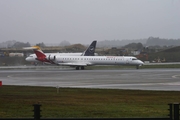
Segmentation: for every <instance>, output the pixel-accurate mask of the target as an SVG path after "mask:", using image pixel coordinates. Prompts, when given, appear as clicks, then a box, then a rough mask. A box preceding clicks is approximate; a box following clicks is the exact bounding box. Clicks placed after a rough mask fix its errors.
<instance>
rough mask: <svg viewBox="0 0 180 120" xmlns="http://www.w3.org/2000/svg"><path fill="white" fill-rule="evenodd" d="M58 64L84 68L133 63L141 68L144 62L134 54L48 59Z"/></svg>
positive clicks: (55, 57) (77, 68)
mask: <svg viewBox="0 0 180 120" xmlns="http://www.w3.org/2000/svg"><path fill="white" fill-rule="evenodd" d="M48 60H49V61H51V62H53V63H54V64H56V65H62V66H70V67H75V68H76V70H79V68H81V69H82V70H84V67H86V66H94V65H133V66H136V68H137V69H139V66H142V65H144V63H143V62H142V61H141V60H139V59H137V58H136V57H133V56H54V57H50V58H49V59H48Z"/></svg>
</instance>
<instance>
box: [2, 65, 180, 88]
mask: <svg viewBox="0 0 180 120" xmlns="http://www.w3.org/2000/svg"><path fill="white" fill-rule="evenodd" d="M179 71H180V69H138V70H137V69H133V68H132V69H119V70H74V69H71V68H64V69H60V68H55V69H44V68H43V69H26V68H23V69H13V70H12V69H6V70H3V69H1V70H0V81H2V84H3V85H23V86H51V87H55V88H57V87H58V88H59V87H60V88H61V87H70V88H105V89H134V90H165V91H180V72H179Z"/></svg>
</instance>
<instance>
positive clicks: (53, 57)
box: [48, 55, 56, 61]
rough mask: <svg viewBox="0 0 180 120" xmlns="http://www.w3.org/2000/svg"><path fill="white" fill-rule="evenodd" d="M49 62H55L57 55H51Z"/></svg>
mask: <svg viewBox="0 0 180 120" xmlns="http://www.w3.org/2000/svg"><path fill="white" fill-rule="evenodd" d="M48 60H50V61H54V60H56V56H55V55H49V56H48Z"/></svg>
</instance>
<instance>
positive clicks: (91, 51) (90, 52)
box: [82, 40, 97, 56]
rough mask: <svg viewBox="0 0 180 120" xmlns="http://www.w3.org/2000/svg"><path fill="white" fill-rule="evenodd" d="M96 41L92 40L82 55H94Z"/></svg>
mask: <svg viewBox="0 0 180 120" xmlns="http://www.w3.org/2000/svg"><path fill="white" fill-rule="evenodd" d="M96 43H97V41H96V40H95V41H93V42H92V43H91V45H90V46H89V47H88V48H87V49H86V51H84V53H83V55H82V56H94V52H95V49H96Z"/></svg>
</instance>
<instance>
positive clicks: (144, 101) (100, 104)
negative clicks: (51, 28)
mask: <svg viewBox="0 0 180 120" xmlns="http://www.w3.org/2000/svg"><path fill="white" fill-rule="evenodd" d="M173 102H180V92H178V91H141V90H119V89H80V88H79V89H78V88H60V89H59V93H57V89H56V88H52V87H28V86H2V87H0V118H4V117H5V118H6V117H32V116H33V111H32V110H33V106H32V105H33V104H35V103H40V104H41V105H42V107H41V110H42V112H41V115H42V116H43V117H54V118H69V117H73V118H83V117H85V118H89V117H90V118H92V117H93V118H99V117H104V118H117V117H119V118H120V117H168V116H167V115H168V114H169V112H168V108H169V106H168V103H173Z"/></svg>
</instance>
